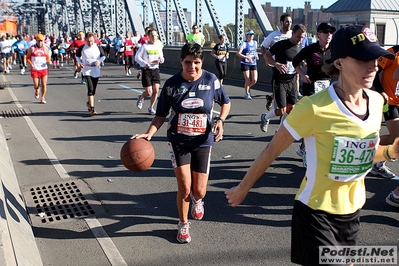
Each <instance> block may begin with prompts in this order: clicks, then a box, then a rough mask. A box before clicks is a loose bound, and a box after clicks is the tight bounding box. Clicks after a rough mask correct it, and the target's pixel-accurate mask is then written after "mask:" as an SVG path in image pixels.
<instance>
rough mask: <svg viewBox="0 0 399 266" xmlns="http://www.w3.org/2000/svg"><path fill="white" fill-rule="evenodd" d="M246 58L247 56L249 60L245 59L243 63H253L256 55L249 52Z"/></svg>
mask: <svg viewBox="0 0 399 266" xmlns="http://www.w3.org/2000/svg"><path fill="white" fill-rule="evenodd" d="M246 56H248V57H249V58H250V59H248V58H245V62H247V63H253V62H254V61H255V58H256V55H255V53H254V52H249V53H247V54H246Z"/></svg>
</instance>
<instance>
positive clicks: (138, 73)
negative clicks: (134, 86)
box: [137, 70, 141, 79]
mask: <svg viewBox="0 0 399 266" xmlns="http://www.w3.org/2000/svg"><path fill="white" fill-rule="evenodd" d="M140 77H141V70H139V72H137V79H139V78H140Z"/></svg>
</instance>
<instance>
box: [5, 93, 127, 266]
mask: <svg viewBox="0 0 399 266" xmlns="http://www.w3.org/2000/svg"><path fill="white" fill-rule="evenodd" d="M7 90H8V92H9V93H10V95H11V98H12V99H13V101H14V102H15V104H16V105H17V107H18V108H20V109H22V108H23V106H22V105H21V104H20V103H19V101H18V99H17V97H16V96H15V94H14V92H13V91H12V90H11V88H10V87H9V86H7ZM24 119H25V121H26V123H27V124H28V126H29V128H30V129H31V130H32V133H33V135H34V136H35V138H36V139H37V141H38V142H39V144H40V146H41V147H42V148H43V150H44V152H45V153H46V155H47V157H48V158H49V160H50V162H51V163H52V165H53V166H54V168H55V170H56V171H57V173H58V175H59V176H60V177H61V178H62V179H67V178H69V177H70V176H69V174H68V172H67V171H66V170H65V168H64V167H63V166H62V164H61V163H60V161H59V160H58V158H57V157H56V156H55V154H54V152H53V150H52V149H51V148H50V146H49V145H48V144H47V142H46V140H45V139H44V138H43V136H42V135H41V134H40V132H39V130H38V129H37V128H36V126H35V124H34V123H33V122H32V120H31V119H30V117H28V116H24ZM85 221H86V223H87V225H88V226H89V228H90V229H91V231H92V232H93V234H94V236H95V237H96V239H97V241H98V243H99V244H100V246H101V248H102V249H103V251H104V254H105V256H106V257H107V258H108V261H109V262H110V263H111V265H113V266H114V265H115V266H119V265H120V266H122V265H123V266H127V263H126V262H125V260H124V259H123V257H122V255H121V254H120V253H119V251H118V249H117V248H116V246H115V244H114V243H113V242H112V240H111V238H110V237H109V236H108V235H107V233H106V232H105V230H104V228H103V227H102V226H101V224H100V222H99V221H98V220H97V219H96V218H86V219H85Z"/></svg>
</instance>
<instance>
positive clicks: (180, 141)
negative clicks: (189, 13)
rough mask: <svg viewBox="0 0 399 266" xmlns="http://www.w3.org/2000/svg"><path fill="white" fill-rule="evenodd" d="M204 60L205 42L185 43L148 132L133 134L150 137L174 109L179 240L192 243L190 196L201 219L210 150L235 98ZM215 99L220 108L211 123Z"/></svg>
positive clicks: (172, 140)
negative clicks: (189, 220)
mask: <svg viewBox="0 0 399 266" xmlns="http://www.w3.org/2000/svg"><path fill="white" fill-rule="evenodd" d="M203 60H204V51H203V49H202V47H201V45H199V44H197V43H188V44H186V45H184V46H183V48H182V50H181V56H180V64H181V65H182V68H183V70H182V71H181V72H180V73H178V74H176V75H174V76H173V77H171V78H170V79H168V80H167V81H166V82H165V84H164V86H163V89H162V91H161V94H160V96H159V99H158V106H157V110H156V114H155V117H154V119H153V120H152V122H151V125H150V127H149V128H148V131H147V133H145V134H139V135H134V136H132V138H145V139H147V140H150V139H151V138H152V136H153V135H154V134H155V133H156V132H157V130H158V129H159V128H160V127H161V126H162V125H163V123H164V122H165V120H166V117H167V116H168V115H169V113H170V117H169V127H168V133H167V138H168V148H169V153H170V157H171V161H172V166H173V169H174V172H175V175H176V179H177V187H178V189H177V198H176V201H177V208H178V212H179V219H180V221H179V223H178V232H177V240H178V241H179V242H180V243H188V242H190V241H191V236H190V233H189V226H190V223H189V222H188V211H189V205H190V198H191V200H192V206H191V214H192V216H193V218H194V219H197V220H201V219H202V217H203V215H204V206H203V205H204V203H203V201H202V199H203V198H204V196H205V193H206V187H207V183H208V177H209V167H210V155H211V149H212V146H213V144H214V142H215V141H216V142H217V141H220V140H221V139H222V138H223V124H224V120H225V119H226V117H227V115H228V113H229V111H230V98H229V97H228V95H227V94H226V91H225V89H224V88H223V86H221V85H220V83H219V82H218V79H217V77H216V76H215V75H214V74H213V73H210V72H208V71H206V70H203V69H202V63H203ZM214 102H216V103H218V104H219V105H220V106H221V108H220V115H219V117H218V118H217V119H216V122H215V123H214V124H213V125H212V111H213V107H214Z"/></svg>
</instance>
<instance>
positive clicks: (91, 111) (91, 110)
mask: <svg viewBox="0 0 399 266" xmlns="http://www.w3.org/2000/svg"><path fill="white" fill-rule="evenodd" d="M90 114H91V116H93V115H96V114H97V112H96V109H94V107H91V108H90Z"/></svg>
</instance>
